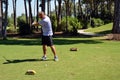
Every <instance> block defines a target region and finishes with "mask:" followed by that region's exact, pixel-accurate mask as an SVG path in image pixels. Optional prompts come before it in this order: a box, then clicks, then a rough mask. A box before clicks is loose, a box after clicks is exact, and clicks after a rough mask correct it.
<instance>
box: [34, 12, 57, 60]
mask: <svg viewBox="0 0 120 80" xmlns="http://www.w3.org/2000/svg"><path fill="white" fill-rule="evenodd" d="M38 16H39V18H41V20H40V21H39V22H38V23H37V22H35V23H33V25H35V26H37V25H40V26H42V47H43V57H42V60H47V56H46V54H47V47H48V46H50V48H51V50H52V52H53V54H54V60H55V61H58V56H57V54H56V49H55V46H54V45H53V40H52V35H53V31H52V25H51V20H50V18H49V17H48V16H47V15H45V13H44V12H39V13H38Z"/></svg>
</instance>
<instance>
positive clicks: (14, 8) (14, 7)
mask: <svg viewBox="0 0 120 80" xmlns="http://www.w3.org/2000/svg"><path fill="white" fill-rule="evenodd" d="M12 1H13V14H14V27H15V29H16V27H17V19H16V2H17V0H12Z"/></svg>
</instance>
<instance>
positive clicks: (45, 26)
mask: <svg viewBox="0 0 120 80" xmlns="http://www.w3.org/2000/svg"><path fill="white" fill-rule="evenodd" d="M38 23H39V24H40V25H41V26H42V30H43V36H52V35H53V31H52V24H51V21H50V18H49V17H48V16H45V18H44V19H42V20H41V21H39V22H38Z"/></svg>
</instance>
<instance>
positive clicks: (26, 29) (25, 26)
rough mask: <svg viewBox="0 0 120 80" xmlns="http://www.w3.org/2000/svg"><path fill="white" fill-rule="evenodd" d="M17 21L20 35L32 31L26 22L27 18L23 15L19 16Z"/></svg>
mask: <svg viewBox="0 0 120 80" xmlns="http://www.w3.org/2000/svg"><path fill="white" fill-rule="evenodd" d="M17 21H18V27H19V34H20V35H27V34H30V33H31V30H30V26H29V24H28V23H26V22H25V18H24V17H23V16H20V17H18V20H17Z"/></svg>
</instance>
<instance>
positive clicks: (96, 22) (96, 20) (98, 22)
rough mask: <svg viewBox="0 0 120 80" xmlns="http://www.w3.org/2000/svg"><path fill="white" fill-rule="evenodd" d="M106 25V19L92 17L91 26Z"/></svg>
mask: <svg viewBox="0 0 120 80" xmlns="http://www.w3.org/2000/svg"><path fill="white" fill-rule="evenodd" d="M102 25H104V21H102V20H101V19H100V18H92V19H91V26H92V27H99V26H102Z"/></svg>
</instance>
